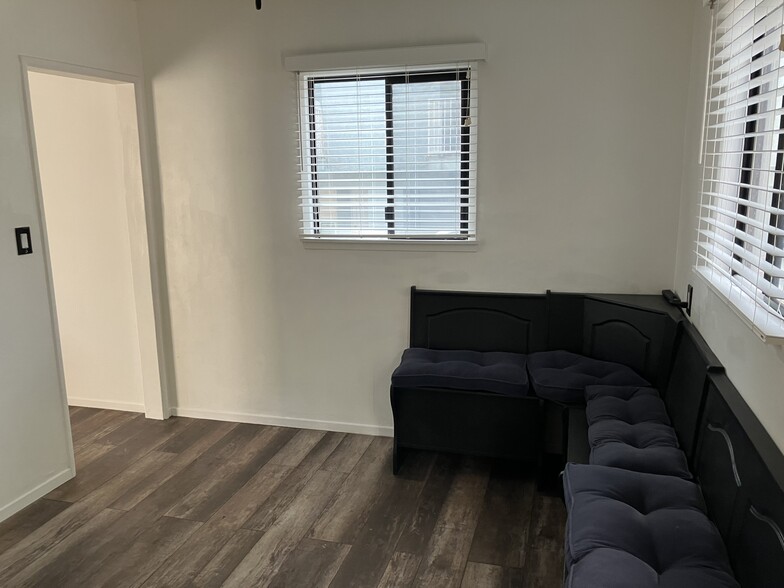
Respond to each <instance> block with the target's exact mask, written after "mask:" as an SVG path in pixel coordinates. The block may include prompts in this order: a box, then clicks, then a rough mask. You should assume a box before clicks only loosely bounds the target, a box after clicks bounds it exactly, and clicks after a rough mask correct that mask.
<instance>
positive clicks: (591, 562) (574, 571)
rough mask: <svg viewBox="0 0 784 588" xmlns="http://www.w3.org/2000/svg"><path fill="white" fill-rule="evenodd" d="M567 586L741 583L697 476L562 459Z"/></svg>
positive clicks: (682, 587) (660, 587)
mask: <svg viewBox="0 0 784 588" xmlns="http://www.w3.org/2000/svg"><path fill="white" fill-rule="evenodd" d="M564 498H565V501H566V508H567V511H568V521H567V526H566V543H565V557H566V565H567V574H568V576H567V584H566V585H567V586H569V587H570V588H587V587H591V588H595V587H598V586H601V587H602V588H627V587H629V586H634V587H635V588H693V587H695V586H706V587H707V586H711V587H715V588H730V587H731V588H738V586H739V585H738V583H737V581H736V580H735V579H734V578H733V576H732V572H731V570H730V567H729V563H728V561H727V555H726V551H725V548H724V545H723V543H722V541H721V536H720V535H719V532H718V530H717V529H716V527H715V526H714V525H713V523H711V521H710V520H709V519H708V517H707V516H706V515H705V512H704V504H703V501H702V495H701V493H700V490H699V488H698V487H697V485H696V484H693V483H692V482H689V481H686V480H682V479H680V478H676V477H673V476H661V475H656V474H645V473H639V472H630V471H627V470H623V469H618V468H611V467H604V466H597V465H579V464H567V466H566V469H565V470H564Z"/></svg>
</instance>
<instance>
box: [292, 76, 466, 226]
mask: <svg viewBox="0 0 784 588" xmlns="http://www.w3.org/2000/svg"><path fill="white" fill-rule="evenodd" d="M298 80H299V84H298V92H299V109H300V116H299V150H300V177H299V183H300V208H301V211H302V217H301V218H302V220H301V222H302V225H301V235H302V237H303V238H305V239H313V240H318V239H343V240H393V239H401V240H406V239H407V240H428V241H432V240H462V241H472V240H474V239H475V238H476V144H477V83H476V68H475V67H474V65H473V64H470V63H465V64H452V65H448V66H444V65H441V66H437V67H409V68H404V69H399V68H398V69H395V70H390V69H365V70H351V71H346V70H341V71H319V72H315V73H299V75H298Z"/></svg>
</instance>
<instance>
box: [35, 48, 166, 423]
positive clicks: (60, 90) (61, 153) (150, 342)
mask: <svg viewBox="0 0 784 588" xmlns="http://www.w3.org/2000/svg"><path fill="white" fill-rule="evenodd" d="M61 66H62V67H61ZM23 69H24V77H25V84H26V90H27V99H28V104H27V105H28V114H29V121H30V127H31V129H30V134H31V142H32V144H31V147H32V152H33V156H34V157H33V160H34V162H35V167H36V174H37V181H38V182H37V183H38V191H39V209H40V215H41V227H42V241H43V243H44V248H45V249H46V251H44V257H45V259H46V261H47V270H48V274H49V276H48V278H49V290H50V299H51V304H52V311H53V321H54V323H55V333H56V337H57V346H58V356H59V357H58V359H59V361H60V369H61V383H62V385H63V387H64V390H65V396H66V397H67V401H68V405H69V406H71V407H90V408H100V409H114V410H123V411H132V412H144V413H145V414H146V416H147V417H150V418H165V417H167V416H168V407H167V406H166V404H167V403H166V402H164V400H165V398H164V395H163V393H162V391H163V387H162V380H161V371H162V370H161V361H160V356H159V349H160V346H159V344H158V337H159V330H158V329H157V325H156V323H157V321H156V316H157V314H156V308H155V306H156V296H155V291H154V289H153V285H154V280H153V273H152V271H151V267H152V266H153V264H152V259H151V256H150V251H151V247H150V241H149V233H148V214H147V210H146V206H145V185H146V184H145V174H144V165H143V158H142V150H141V149H142V141H141V140H140V126H139V119H140V117H139V108H138V104H137V97H138V93H139V85H138V81H137V80H135V79H129V78H127V77H125V76H121V75H120V74H117V75H114V74H108V73H104V72H96V71H95V70H86V69H84V68H75V67H74V66H65V65H64V64H50V63H45V64H41V63H31V62H29V61H28V62H27V63H25V62H24V61H23Z"/></svg>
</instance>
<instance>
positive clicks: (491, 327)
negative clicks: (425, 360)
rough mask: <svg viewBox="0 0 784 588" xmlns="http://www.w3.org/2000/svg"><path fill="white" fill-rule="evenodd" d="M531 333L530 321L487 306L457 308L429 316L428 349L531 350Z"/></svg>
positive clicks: (521, 351)
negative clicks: (468, 326)
mask: <svg viewBox="0 0 784 588" xmlns="http://www.w3.org/2000/svg"><path fill="white" fill-rule="evenodd" d="M466 325H470V328H466ZM530 333H531V321H530V320H528V319H524V318H520V317H518V316H514V315H513V314H510V313H508V312H502V311H499V310H492V309H488V308H458V309H455V310H445V311H444V312H440V313H437V314H433V315H430V316H428V317H427V348H428V349H470V350H472V351H511V352H515V353H528V352H529V350H530V347H531V346H530V341H529V338H530Z"/></svg>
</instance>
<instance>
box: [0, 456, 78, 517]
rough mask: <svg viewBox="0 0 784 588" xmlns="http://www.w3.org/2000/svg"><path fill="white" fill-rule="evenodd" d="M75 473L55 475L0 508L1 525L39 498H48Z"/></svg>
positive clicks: (71, 471)
mask: <svg viewBox="0 0 784 588" xmlns="http://www.w3.org/2000/svg"><path fill="white" fill-rule="evenodd" d="M75 475H76V474H75V472H74V471H73V470H72V469H70V468H69V469H67V470H63V471H62V472H60V473H59V474H55V475H54V476H52V477H51V478H49V479H48V480H46V481H45V482H42V483H41V484H38V486H36V487H35V488H33V489H32V490H30V491H29V492H25V493H24V494H22V495H21V496H20V497H19V498H17V499H16V500H12V501H11V502H9V503H8V504H6V505H5V506H3V507H0V523H1V522H3V521H4V520H5V519H7V518H8V517H10V516H12V515H14V514H16V513H18V512H19V511H20V510H22V509H23V508H24V507H26V506H28V505H30V504H32V503H33V502H35V501H36V500H38V499H39V498H41V497H43V496H46V495H47V494H49V492H51V491H52V490H54V489H55V488H57V487H58V486H61V485H62V484H65V483H66V482H67V481H68V480H70V479H71V478H73V477H74V476H75Z"/></svg>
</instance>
